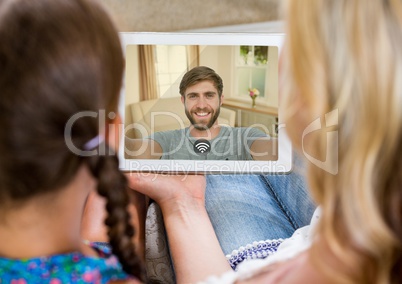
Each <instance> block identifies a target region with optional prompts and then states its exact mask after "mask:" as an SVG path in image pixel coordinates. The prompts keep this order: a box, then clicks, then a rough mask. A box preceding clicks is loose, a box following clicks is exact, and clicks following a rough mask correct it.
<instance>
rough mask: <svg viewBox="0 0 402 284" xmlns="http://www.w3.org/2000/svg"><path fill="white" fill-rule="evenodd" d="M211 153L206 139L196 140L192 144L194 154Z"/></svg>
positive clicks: (209, 144)
mask: <svg viewBox="0 0 402 284" xmlns="http://www.w3.org/2000/svg"><path fill="white" fill-rule="evenodd" d="M209 151H211V143H209V141H208V140H206V139H198V140H197V141H195V143H194V152H196V153H197V154H201V155H205V154H207V153H209Z"/></svg>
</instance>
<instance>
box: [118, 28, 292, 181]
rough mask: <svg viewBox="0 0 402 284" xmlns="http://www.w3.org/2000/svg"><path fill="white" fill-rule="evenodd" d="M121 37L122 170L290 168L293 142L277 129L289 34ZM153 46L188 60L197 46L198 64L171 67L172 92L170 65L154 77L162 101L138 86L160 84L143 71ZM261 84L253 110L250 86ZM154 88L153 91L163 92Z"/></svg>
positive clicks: (258, 170) (263, 170)
mask: <svg viewBox="0 0 402 284" xmlns="http://www.w3.org/2000/svg"><path fill="white" fill-rule="evenodd" d="M121 38H122V41H123V46H124V47H125V51H126V77H125V80H126V82H125V86H126V87H125V88H123V90H122V97H121V101H120V113H121V114H122V116H123V120H124V121H125V127H124V131H121V134H120V135H121V139H120V141H121V143H122V144H121V147H120V153H119V154H120V155H119V156H120V160H121V164H120V165H121V166H120V167H121V169H122V170H124V171H128V172H141V171H144V172H159V173H161V172H162V173H166V172H168V173H241V174H246V173H287V172H289V171H290V169H291V159H292V157H291V145H290V143H289V141H288V140H287V138H286V135H285V133H284V130H283V129H281V128H279V131H277V129H278V123H280V121H281V117H279V116H278V109H279V104H278V54H279V51H280V48H281V45H282V41H283V35H281V34H265V35H263V34H248V35H245V34H178V33H177V34H158V33H156V34H155V33H152V34H148V33H123V34H121ZM194 46H197V47H198V48H195V49H194V48H193V47H194ZM145 47H147V48H148V49H149V48H151V50H154V51H155V50H159V53H160V50H166V49H167V50H170V51H175V50H176V51H180V50H182V52H184V57H187V58H188V57H189V54H191V52H189V50H190V51H191V50H193V51H194V50H197V52H196V53H194V52H193V53H192V61H191V62H188V61H189V60H187V64H186V65H185V66H184V67H183V69H180V70H176V71H177V72H176V74H172V72H171V70H170V73H169V72H168V71H169V70H164V71H165V72H167V73H169V76H173V75H175V76H176V77H177V79H176V80H175V82H173V83H172V84H171V85H170V86H169V87H168V88H167V89H165V90H164V91H162V88H161V85H162V81H163V80H164V79H163V78H164V77H163V72H162V71H163V70H162V71H161V70H160V69H163V68H162V67H163V64H162V67H159V70H157V71H158V72H156V73H157V74H156V75H155V78H154V79H155V81H156V82H157V87H159V94H157V96H158V97H159V98H160V99H157V100H155V99H149V100H147V99H146V98H145V100H144V98H140V97H146V96H144V95H143V93H140V91H139V87H138V86H136V85H135V82H144V81H146V82H147V84H150V83H151V82H152V81H153V80H149V77H147V76H145V75H144V74H143V72H140V69H141V68H142V67H143V65H144V63H142V62H143V61H145V59H144V58H142V57H144V56H145V55H144V52H143V51H142V50H143V49H145ZM182 47H183V48H182ZM247 49H248V50H249V52H248V53H247V54H246V57H244V50H247ZM252 52H253V54H252ZM159 53H157V54H159ZM164 55H166V54H164V53H161V54H159V56H158V58H157V60H159V61H162V62H164V61H170V63H171V64H175V63H176V62H178V61H180V58H181V57H183V55H182V54H181V53H180V54H179V55H177V54H176V55H175V54H172V52H171V53H167V55H166V56H165V57H164ZM253 56H254V61H251V60H252V59H251V58H252V57H253ZM143 59H144V60H143ZM154 60H155V59H154ZM158 64H159V63H158ZM156 65H157V64H156ZM178 65H180V64H178ZM158 66H159V65H158ZM194 66H195V67H194ZM141 70H142V69H141ZM161 74H162V75H161ZM165 75H166V74H165ZM137 85H138V84H137ZM255 86H258V87H259V88H260V89H261V91H258V93H261V98H259V106H258V108H259V111H258V110H255V109H253V108H252V105H251V99H250V98H249V97H248V93H249V90H250V89H251V90H257V88H255ZM252 87H254V88H252ZM142 89H143V88H142ZM151 93H152V92H151ZM151 93H149V94H147V95H154V96H155V93H158V92H154V93H153V94H151ZM254 93H255V92H254ZM244 94H247V95H244ZM225 101H236V102H237V103H240V104H242V105H243V106H244V105H245V106H246V108H243V109H241V108H230V107H227V106H225V104H224V103H225ZM253 101H254V99H253ZM165 102H169V103H170V104H165V105H164V103H165ZM173 105H174V106H173ZM228 105H229V106H230V104H228ZM248 105H249V107H248ZM134 107H135V108H136V109H135V111H134ZM265 107H266V108H267V109H274V110H275V112H276V116H271V117H270V116H268V115H265V114H263V115H261V109H262V110H263V112H264V108H265ZM259 112H260V113H259ZM221 113H222V115H220V114H221ZM224 113H225V114H226V113H230V114H231V115H232V117H233V119H228V120H226V117H225V115H224ZM221 116H222V117H221ZM266 117H268V118H269V117H270V118H271V121H267V120H266ZM173 121H174V122H175V123H176V124H173V123H171V122H173ZM199 139H204V140H206V141H208V142H209V145H207V146H205V147H207V148H205V149H202V150H203V152H201V151H198V150H197V149H198V148H196V147H195V142H196V141H198V140H199ZM278 142H280V143H278ZM207 144H208V143H207ZM202 147H203V145H202ZM202 147H201V148H202Z"/></svg>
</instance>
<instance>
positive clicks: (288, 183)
mask: <svg viewBox="0 0 402 284" xmlns="http://www.w3.org/2000/svg"><path fill="white" fill-rule="evenodd" d="M300 167H302V165H301V164H300V163H299V162H298V161H295V164H294V169H293V171H292V172H291V173H290V174H286V175H278V174H272V175H208V176H207V189H206V194H205V199H206V200H205V203H206V209H207V211H208V214H209V218H210V219H211V222H212V225H213V227H214V229H215V233H216V235H217V237H218V240H219V242H220V244H221V247H222V250H223V252H224V253H225V254H230V253H231V252H232V251H233V250H235V249H238V248H239V247H240V246H245V245H247V244H251V243H253V242H254V241H263V240H268V239H278V238H288V237H290V236H291V235H292V234H293V232H294V231H295V230H296V229H298V228H300V227H303V226H305V225H308V224H309V223H310V219H311V217H312V215H313V212H314V210H315V207H316V206H315V205H314V203H313V201H312V200H311V198H310V197H309V194H308V192H307V186H306V183H305V180H304V175H303V174H302V170H303V169H300Z"/></svg>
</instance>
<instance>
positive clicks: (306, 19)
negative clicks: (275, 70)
mask: <svg viewBox="0 0 402 284" xmlns="http://www.w3.org/2000/svg"><path fill="white" fill-rule="evenodd" d="M306 2H308V3H306ZM286 5H287V6H286V7H285V11H286V15H285V17H286V20H287V24H288V26H287V39H286V44H285V48H284V51H283V55H284V56H282V58H283V67H284V68H283V69H284V72H283V75H284V77H285V80H284V82H283V83H285V84H284V88H283V91H284V92H283V97H284V104H285V107H286V108H288V109H292V108H294V105H295V104H294V101H298V102H302V105H303V107H304V108H305V110H304V111H303V114H304V115H305V116H304V117H307V118H308V119H309V121H310V122H311V121H313V120H314V119H316V118H317V117H320V116H323V115H325V114H327V113H329V112H331V111H333V110H336V111H337V113H338V128H337V131H338V137H339V140H338V145H339V146H338V149H332V150H334V151H336V150H337V151H338V160H337V162H338V173H337V174H335V175H334V174H331V173H328V172H326V171H325V170H324V169H322V168H320V167H317V166H315V165H313V164H310V165H309V169H308V178H309V185H310V189H311V193H312V195H313V197H314V199H315V201H316V202H317V203H318V204H320V205H321V207H322V216H321V220H320V224H319V226H318V228H317V236H319V237H320V239H322V240H324V242H325V245H326V246H327V247H328V248H329V249H330V252H331V254H332V255H333V256H335V257H336V259H338V260H339V261H340V262H342V263H344V267H345V269H344V270H343V271H333V270H332V269H333V268H332V267H331V265H330V264H329V263H325V262H324V263H323V262H322V261H321V260H320V261H317V263H320V264H319V266H320V268H321V269H323V272H326V273H330V274H331V275H332V276H333V277H335V279H337V281H342V282H345V283H357V282H359V283H362V282H364V283H365V282H375V283H393V282H397V281H398V279H399V278H398V277H400V274H399V273H401V272H400V269H402V267H401V262H402V260H401V258H402V256H401V254H402V250H401V246H402V245H401V239H402V216H401V215H402V214H401V212H402V162H401V161H400V160H401V159H402V110H401V106H402V80H401V78H402V2H401V1H399V0H388V1H386V0H370V1H365V0H310V1H300V0H289V1H287V3H286ZM298 115H300V114H298ZM310 142H311V143H312V148H313V149H315V153H313V155H317V156H322V155H323V154H325V151H326V147H327V140H326V139H324V138H322V137H319V138H316V139H313V140H312V141H310ZM310 154H311V153H310ZM313 253H314V255H315V256H317V255H318V254H319V253H320V252H319V251H318V250H317V249H314V246H313ZM349 268H352V269H351V270H350V269H349ZM397 274H399V275H397Z"/></svg>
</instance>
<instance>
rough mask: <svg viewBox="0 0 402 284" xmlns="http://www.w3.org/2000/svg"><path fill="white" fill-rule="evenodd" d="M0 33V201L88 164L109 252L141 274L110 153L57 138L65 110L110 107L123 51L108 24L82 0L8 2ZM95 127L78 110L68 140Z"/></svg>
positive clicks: (121, 182)
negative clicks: (102, 208) (102, 204)
mask: <svg viewBox="0 0 402 284" xmlns="http://www.w3.org/2000/svg"><path fill="white" fill-rule="evenodd" d="M0 38H1V44H0V129H1V131H2V133H3V135H2V138H1V139H0V153H2V157H1V159H0V206H1V204H5V203H6V202H14V201H25V200H28V199H29V198H31V197H34V196H37V195H40V194H44V193H47V192H52V191H55V190H57V189H58V188H62V187H63V186H65V185H67V184H68V183H69V182H70V181H71V180H72V178H73V177H74V176H75V174H76V173H77V170H78V168H79V167H80V166H81V165H82V164H83V163H86V164H87V165H88V166H89V169H90V171H91V172H92V174H93V175H94V177H95V178H96V179H97V180H98V192H99V194H100V195H102V196H104V197H105V198H106V200H107V211H108V217H107V219H106V221H105V223H106V225H107V226H108V227H109V229H108V235H109V238H110V243H111V245H112V251H113V253H114V254H115V255H116V256H117V257H118V258H119V260H120V262H121V264H122V266H123V269H124V270H125V271H126V272H127V273H129V274H132V275H135V276H137V277H139V278H141V275H142V265H141V264H140V261H139V258H138V257H137V256H136V254H135V248H134V246H133V244H132V242H131V237H132V236H133V234H134V229H133V227H132V226H131V225H130V223H129V219H130V216H129V213H128V211H127V205H128V200H129V196H128V191H127V190H128V189H127V180H126V178H125V176H124V175H123V174H122V173H121V172H120V171H119V168H118V159H117V157H116V155H115V153H113V152H112V151H108V150H106V151H105V152H106V154H105V155H100V154H98V155H92V156H89V157H83V156H81V155H77V154H76V153H74V152H73V151H71V150H70V149H69V147H68V145H67V144H66V141H65V138H64V131H65V127H66V123H67V121H68V120H69V119H70V118H71V117H72V116H73V115H75V114H77V113H79V112H81V111H90V112H93V113H99V111H100V110H104V111H106V113H107V114H108V113H109V112H116V111H117V105H118V94H119V91H120V87H121V81H122V76H123V75H122V74H123V66H124V59H123V54H122V48H121V45H120V41H119V37H118V33H117V31H116V29H115V27H114V25H113V23H112V22H111V20H110V18H109V17H108V15H107V14H106V13H105V12H104V10H103V9H102V8H101V7H100V6H99V5H97V4H96V3H92V2H90V1H85V0H57V1H55V0H8V1H7V0H6V1H2V2H1V4H0ZM99 131H100V129H99V122H98V119H97V118H94V117H90V116H84V117H81V118H80V119H77V120H76V121H75V122H74V124H73V127H72V129H71V141H72V142H73V144H74V145H75V147H77V148H79V149H84V145H85V144H86V143H87V142H88V141H89V140H91V139H92V138H94V137H96V136H97V135H98V133H99ZM100 146H102V147H107V146H105V145H104V144H103V145H100ZM95 149H97V148H95ZM98 153H99V152H98Z"/></svg>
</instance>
